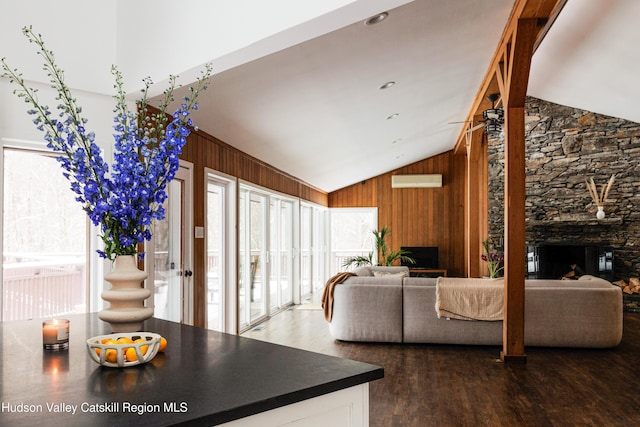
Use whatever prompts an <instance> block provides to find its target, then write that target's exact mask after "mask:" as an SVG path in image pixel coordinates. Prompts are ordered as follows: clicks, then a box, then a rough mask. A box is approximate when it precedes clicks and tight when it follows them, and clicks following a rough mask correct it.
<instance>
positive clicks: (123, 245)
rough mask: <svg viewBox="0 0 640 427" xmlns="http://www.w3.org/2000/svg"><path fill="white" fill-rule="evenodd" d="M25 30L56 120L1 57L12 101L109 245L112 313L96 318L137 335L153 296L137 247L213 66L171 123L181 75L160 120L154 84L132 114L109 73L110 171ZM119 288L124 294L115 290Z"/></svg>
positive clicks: (50, 61) (156, 213)
mask: <svg viewBox="0 0 640 427" xmlns="http://www.w3.org/2000/svg"><path fill="white" fill-rule="evenodd" d="M22 31H23V33H24V35H25V36H26V37H27V39H28V40H29V42H30V43H34V44H35V45H36V46H37V47H38V48H39V52H38V54H39V55H40V56H41V57H42V58H43V60H44V65H43V69H44V71H45V72H46V73H47V75H48V77H49V79H50V83H51V87H52V88H53V89H54V91H55V93H56V95H57V96H56V101H57V102H58V105H57V106H56V109H57V114H54V113H53V112H52V111H51V110H50V109H49V107H48V106H47V105H45V104H42V103H40V102H39V100H38V96H37V89H33V88H31V87H29V86H27V84H26V83H25V81H24V79H23V78H22V74H20V73H19V72H18V71H17V70H16V69H13V68H11V67H9V65H8V64H7V62H6V61H5V59H4V58H2V61H1V63H2V69H3V73H2V75H1V76H2V77H5V78H8V79H9V80H10V81H11V82H12V83H16V84H17V86H18V88H17V89H15V90H14V94H16V95H17V96H18V97H19V98H22V99H23V100H24V101H25V102H26V103H28V104H30V106H31V109H30V110H29V111H28V113H29V115H31V116H33V123H34V124H35V125H36V127H37V129H38V130H40V131H42V132H44V139H45V141H46V142H47V147H48V148H49V149H51V150H52V151H54V152H55V153H57V155H58V157H57V160H58V161H59V162H60V165H61V167H62V168H63V170H64V172H63V175H64V176H65V177H66V178H67V179H68V180H69V182H70V183H71V185H70V186H71V190H72V191H73V192H74V193H75V194H76V200H77V201H78V202H79V203H80V204H81V205H82V209H83V210H84V211H85V212H86V213H87V215H88V216H89V218H90V219H91V222H92V223H93V224H94V225H96V226H99V227H100V230H101V234H100V238H101V239H102V242H103V243H104V246H103V249H102V250H98V253H99V255H100V256H101V257H103V258H106V259H109V260H112V261H114V267H115V268H114V271H112V272H111V273H107V275H105V279H106V280H107V281H110V282H111V284H112V289H110V290H107V291H105V292H104V293H103V294H102V296H103V299H105V300H106V301H109V302H110V303H111V306H110V307H109V308H108V309H106V310H103V311H102V312H101V313H100V315H99V317H100V318H101V319H102V320H104V321H106V322H109V323H110V324H111V328H112V331H113V332H128V331H139V330H140V328H141V327H142V321H144V320H146V319H148V318H149V317H151V316H152V315H153V307H145V306H144V300H145V299H146V298H148V297H149V296H150V295H151V291H150V290H149V289H145V288H143V287H141V282H142V280H144V278H146V273H144V272H143V271H140V270H138V268H137V260H136V256H138V257H139V258H140V259H142V257H143V255H144V253H143V252H141V253H138V245H139V244H141V243H143V242H144V241H145V240H149V239H150V238H151V229H152V225H153V222H154V220H160V219H163V218H164V216H165V211H164V208H163V206H162V203H163V202H164V200H165V198H166V197H167V193H166V191H165V188H166V185H167V183H168V182H169V181H171V180H172V179H173V178H174V176H175V174H176V172H177V171H178V168H179V158H178V156H179V155H180V153H181V152H182V147H183V146H184V145H185V144H186V142H187V139H186V138H187V136H188V135H189V134H190V132H191V131H190V129H189V127H192V126H193V122H192V120H191V118H190V117H189V115H190V113H191V111H193V110H196V109H197V108H198V104H197V98H198V95H199V93H200V92H201V91H203V90H205V89H206V88H207V82H208V79H209V76H210V75H211V66H210V65H206V67H205V70H204V71H203V72H202V74H201V76H200V78H198V81H197V85H196V88H195V89H194V88H190V93H189V95H188V96H185V97H184V98H183V102H182V103H181V104H180V106H179V107H178V108H177V110H176V111H175V112H174V113H173V115H172V116H171V118H169V117H168V116H167V114H166V109H167V107H168V106H169V104H170V103H171V102H172V101H173V90H174V88H175V84H176V76H170V78H169V87H168V88H167V89H166V90H165V91H164V97H163V99H162V101H161V103H160V106H159V108H158V110H159V111H158V112H157V113H151V112H150V111H149V109H148V103H149V99H148V97H147V95H148V90H149V88H150V86H151V85H152V84H153V82H152V81H151V79H150V78H146V79H144V80H143V83H144V89H143V90H142V97H141V98H140V99H138V100H137V101H136V107H137V109H136V110H134V111H130V110H129V107H128V104H127V102H126V99H125V96H126V93H125V91H124V88H123V86H124V84H123V80H122V75H121V73H120V71H118V69H117V68H116V67H115V66H112V68H111V73H112V74H113V76H114V78H115V85H114V87H115V89H116V95H115V96H114V98H115V100H116V106H115V109H114V113H115V117H114V120H113V121H114V123H115V124H114V126H113V128H114V135H113V136H114V139H115V144H114V154H113V164H112V165H111V166H110V167H109V165H108V164H107V163H106V162H105V161H104V160H103V157H102V153H101V150H100V147H98V145H97V144H96V143H95V134H94V133H93V132H89V131H88V130H87V129H86V124H87V119H86V118H84V117H83V116H82V108H81V107H80V106H79V105H78V104H77V103H76V99H75V98H74V97H73V95H72V93H71V90H70V88H69V87H68V86H67V85H66V84H65V82H64V73H63V71H62V69H60V68H58V66H57V65H56V63H55V60H54V55H53V52H52V51H50V50H47V49H46V48H45V45H44V41H43V39H42V36H41V35H39V34H36V33H34V32H33V31H32V29H31V27H24V28H23V30H22ZM119 286H123V287H124V290H123V291H119V290H118V289H116V288H118V287H119ZM123 295H124V296H123Z"/></svg>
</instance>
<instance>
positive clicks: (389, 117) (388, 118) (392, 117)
mask: <svg viewBox="0 0 640 427" xmlns="http://www.w3.org/2000/svg"><path fill="white" fill-rule="evenodd" d="M399 115H400V113H393V114H392V115H390V116H388V117H387V120H391V119H395V118H396V117H398V116H399Z"/></svg>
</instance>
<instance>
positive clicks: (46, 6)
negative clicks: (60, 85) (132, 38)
mask: <svg viewBox="0 0 640 427" xmlns="http://www.w3.org/2000/svg"><path fill="white" fill-rule="evenodd" d="M30 25H31V26H33V30H34V32H36V33H39V34H42V36H43V37H44V41H45V43H46V46H47V48H48V49H49V50H52V51H53V52H54V53H55V55H56V61H57V62H58V64H59V65H60V67H61V68H62V69H63V70H64V71H65V81H66V83H67V84H68V85H69V86H70V87H75V88H79V89H83V90H88V91H94V92H101V93H111V92H112V88H113V79H112V78H111V73H110V70H111V64H113V63H115V60H116V38H115V28H116V3H115V2H113V1H108V0H98V1H86V0H57V1H47V0H20V1H19V2H3V4H2V13H0V40H2V42H1V44H0V57H2V58H5V57H6V59H7V62H8V63H9V64H10V65H12V67H14V68H19V69H20V70H21V71H23V73H24V78H25V79H28V80H36V81H40V82H48V79H47V76H46V74H45V73H44V71H42V69H41V68H42V66H41V61H40V56H39V55H36V51H37V47H36V46H35V45H33V44H31V43H29V42H28V41H27V38H26V37H25V36H24V35H23V34H22V27H25V26H30ZM1 99H2V100H3V101H1V102H2V103H4V98H1Z"/></svg>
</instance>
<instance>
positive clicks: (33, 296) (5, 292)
mask: <svg viewBox="0 0 640 427" xmlns="http://www.w3.org/2000/svg"><path fill="white" fill-rule="evenodd" d="M85 268H86V267H85V263H84V262H83V261H77V258H74V259H73V260H71V259H66V260H65V259H62V260H56V259H46V260H32V261H28V262H17V263H10V262H4V263H3V270H2V277H3V280H2V301H3V310H2V320H3V321H8V320H23V319H33V318H41V317H55V316H64V315H67V314H72V313H76V312H82V311H84V310H85V303H86V301H85V298H86V286H85V282H86V274H85Z"/></svg>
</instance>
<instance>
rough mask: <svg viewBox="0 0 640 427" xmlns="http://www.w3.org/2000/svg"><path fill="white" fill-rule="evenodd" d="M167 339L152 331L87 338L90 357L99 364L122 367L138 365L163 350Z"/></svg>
mask: <svg viewBox="0 0 640 427" xmlns="http://www.w3.org/2000/svg"><path fill="white" fill-rule="evenodd" d="M166 343H167V341H166V340H165V339H164V338H163V337H162V336H160V335H159V334H155V333H153V332H121V333H117V334H109V335H99V336H97V337H92V338H89V339H88V340H87V350H88V351H89V356H90V357H91V359H92V360H93V361H94V362H96V363H98V364H100V365H101V366H108V367H110V368H123V367H129V366H136V365H140V364H141V363H146V362H148V361H150V360H151V359H153V358H154V357H155V356H156V354H158V351H163V350H164V348H165V347H166V345H167V344H166Z"/></svg>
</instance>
